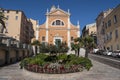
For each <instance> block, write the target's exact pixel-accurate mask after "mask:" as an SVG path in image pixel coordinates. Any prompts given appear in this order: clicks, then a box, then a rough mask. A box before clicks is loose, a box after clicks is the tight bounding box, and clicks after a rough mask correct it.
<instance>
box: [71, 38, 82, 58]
mask: <svg viewBox="0 0 120 80" xmlns="http://www.w3.org/2000/svg"><path fill="white" fill-rule="evenodd" d="M74 42H75V43H72V44H71V47H72V50H75V53H76V54H77V56H79V55H80V53H79V52H80V48H81V47H82V46H83V41H82V38H76V39H74Z"/></svg>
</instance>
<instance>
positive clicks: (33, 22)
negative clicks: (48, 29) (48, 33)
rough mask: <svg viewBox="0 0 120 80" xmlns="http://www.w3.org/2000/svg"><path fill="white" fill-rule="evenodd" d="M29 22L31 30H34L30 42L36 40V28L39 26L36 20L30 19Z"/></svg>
mask: <svg viewBox="0 0 120 80" xmlns="http://www.w3.org/2000/svg"><path fill="white" fill-rule="evenodd" d="M30 21H31V22H32V24H33V30H34V37H33V38H32V42H33V41H35V40H36V37H37V36H36V35H37V27H38V25H39V23H38V21H37V20H34V19H30Z"/></svg>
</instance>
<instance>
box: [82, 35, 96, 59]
mask: <svg viewBox="0 0 120 80" xmlns="http://www.w3.org/2000/svg"><path fill="white" fill-rule="evenodd" d="M83 43H84V47H85V49H86V52H85V57H88V53H89V51H90V49H92V48H93V47H94V46H95V44H94V39H93V38H92V37H91V36H86V37H84V38H83Z"/></svg>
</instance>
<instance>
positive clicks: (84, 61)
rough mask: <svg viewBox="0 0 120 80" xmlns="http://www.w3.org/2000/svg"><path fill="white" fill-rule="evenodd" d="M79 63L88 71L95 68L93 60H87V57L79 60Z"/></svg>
mask: <svg viewBox="0 0 120 80" xmlns="http://www.w3.org/2000/svg"><path fill="white" fill-rule="evenodd" d="M77 63H78V64H81V65H82V66H84V67H85V69H87V70H89V69H90V68H91V67H92V66H93V65H92V62H91V60H89V59H88V58H85V57H79V58H77Z"/></svg>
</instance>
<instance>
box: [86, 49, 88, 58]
mask: <svg viewBox="0 0 120 80" xmlns="http://www.w3.org/2000/svg"><path fill="white" fill-rule="evenodd" d="M85 57H86V58H88V48H86V51H85Z"/></svg>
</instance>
